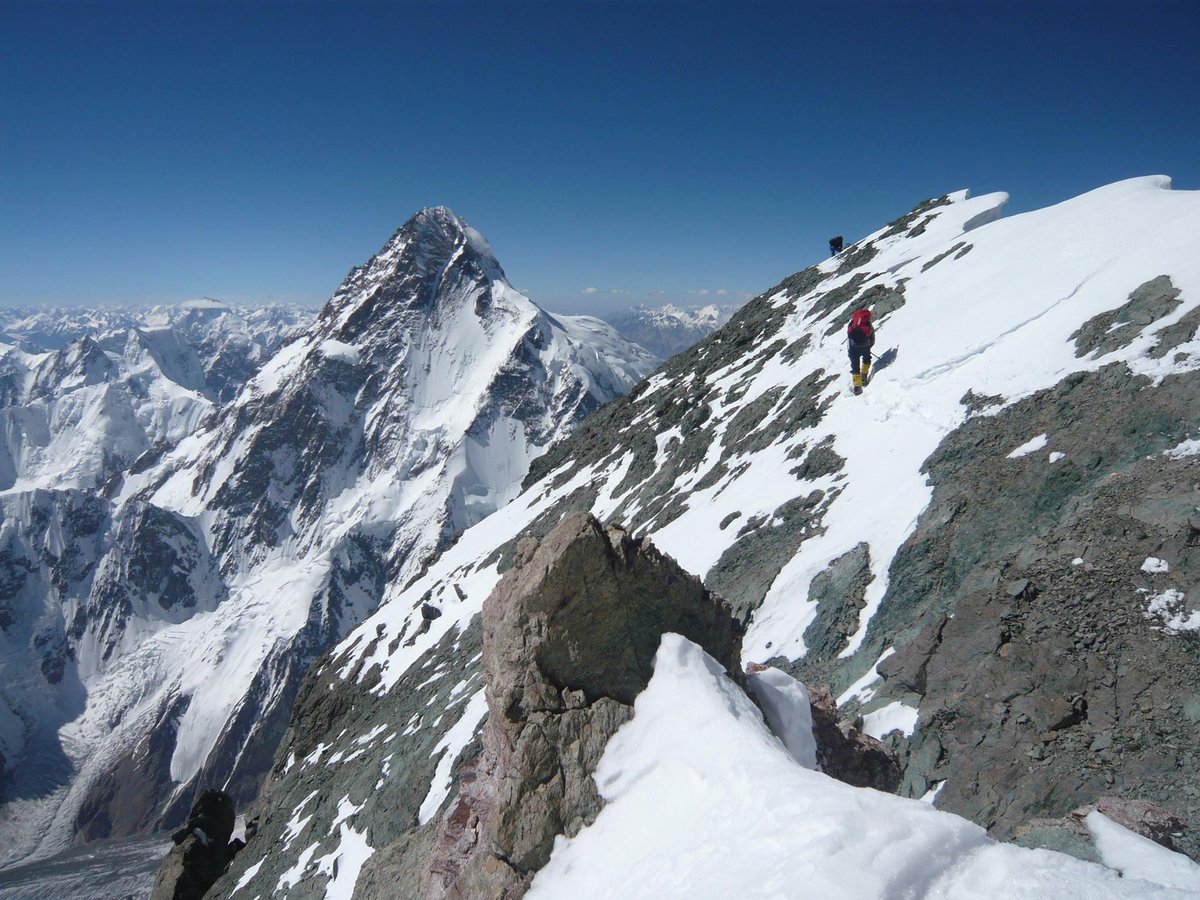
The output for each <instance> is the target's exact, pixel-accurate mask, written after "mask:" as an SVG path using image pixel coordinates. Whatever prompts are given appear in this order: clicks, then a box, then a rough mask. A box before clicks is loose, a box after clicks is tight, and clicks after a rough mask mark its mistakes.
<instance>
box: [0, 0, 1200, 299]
mask: <svg viewBox="0 0 1200 900" xmlns="http://www.w3.org/2000/svg"><path fill="white" fill-rule="evenodd" d="M1197 46H1200V10H1198V8H1197V5H1196V4H1195V3H1194V2H1189V0H1179V2H1142V3H1130V4H1110V3H1103V2H1053V3H1051V2H1045V3H1018V2H1005V3H985V2H982V0H961V2H956V3H907V2H888V3H815V2H813V3H808V2H793V3H756V2H739V3H704V2H682V0H680V2H663V3H651V2H648V3H632V2H611V3H603V2H583V0H564V2H558V3H524V2H515V0H498V2H490V3H465V2H440V3H413V2H393V3H387V4H382V3H381V4H363V5H348V4H341V3H339V4H334V3H316V4H292V3H269V4H249V3H227V4H210V3H183V2H171V0H165V2H158V3H152V4H138V3H99V2H92V3H62V2H54V3H50V2H44V3H37V4H24V3H21V2H13V0H7V2H5V3H3V4H0V304H5V305H16V304H26V303H33V304H46V303H66V304H95V303H114V302H126V303H147V302H173V301H178V300H184V299H188V298H192V297H197V296H202V295H208V296H213V297H218V298H221V299H225V300H228V301H233V302H251V303H253V302H260V301H267V300H280V301H307V302H313V303H316V302H320V301H323V300H324V299H325V298H327V297H328V296H329V295H330V294H331V293H332V292H333V290H334V289H335V288H336V287H337V285H338V283H339V282H340V281H341V279H342V278H343V277H344V276H345V274H346V272H347V271H348V270H349V268H350V267H351V266H353V265H356V264H358V263H360V262H363V261H364V260H366V259H367V258H368V257H370V255H371V254H372V253H374V252H375V251H376V250H377V249H378V248H379V247H380V246H381V245H382V244H383V243H384V241H386V239H387V238H388V237H389V236H390V235H391V233H392V232H393V231H394V230H395V229H396V228H397V227H398V226H399V225H401V224H402V223H403V222H404V221H405V220H406V219H407V218H408V217H409V216H411V215H412V214H413V213H414V212H416V211H417V210H418V209H420V208H421V207H423V206H428V205H434V204H444V205H447V206H450V207H452V208H453V209H454V210H455V211H456V212H458V213H459V214H460V215H462V216H464V217H465V218H467V219H468V220H470V221H471V222H472V224H474V225H475V226H476V227H477V228H478V229H479V230H480V231H482V232H483V233H484V234H485V235H486V236H487V237H488V238H489V240H490V241H491V243H492V246H493V248H494V249H495V251H496V253H497V256H498V257H499V259H500V261H501V263H502V264H503V265H504V267H505V269H506V270H507V272H508V275H509V278H510V280H511V281H512V282H513V283H514V284H515V285H516V286H517V287H518V288H521V289H523V290H525V291H527V292H528V293H529V294H530V295H531V296H532V297H533V298H534V299H535V300H537V301H538V302H540V303H542V304H543V305H546V306H548V307H550V308H551V309H556V310H561V311H565V312H576V311H585V310H586V311H599V310H603V309H610V308H615V307H620V306H628V305H632V304H633V303H643V302H653V303H658V302H663V301H667V300H670V301H674V302H686V303H698V302H707V301H711V300H717V299H722V297H736V296H739V295H742V296H744V295H746V294H752V293H757V292H759V291H761V290H764V289H765V288H767V287H769V286H770V285H772V284H774V283H775V282H777V281H779V280H780V279H781V278H783V277H784V276H786V275H788V274H790V273H792V272H794V271H797V270H799V269H801V268H803V267H804V266H806V265H808V264H810V263H812V262H814V261H816V260H817V259H820V258H822V257H823V256H824V255H825V253H826V252H827V251H826V241H827V239H828V238H829V237H830V236H831V235H833V234H838V233H840V234H844V235H845V236H846V238H847V240H853V239H856V238H858V237H861V236H863V235H864V234H866V233H868V232H870V231H873V230H874V229H875V228H877V227H879V226H880V225H882V224H883V223H884V222H886V221H887V220H889V219H892V218H895V217H896V216H898V215H901V214H902V213H904V212H906V211H907V210H908V209H909V208H911V207H912V206H913V205H915V204H916V203H917V202H919V201H920V200H922V199H924V198H926V197H929V196H935V195H939V194H942V193H945V192H947V191H952V190H956V189H959V188H964V187H966V188H970V189H971V190H972V191H973V192H975V193H983V192H988V191H994V190H1005V191H1008V192H1009V193H1010V194H1011V195H1012V203H1011V204H1010V212H1018V211H1021V210H1026V209H1032V208H1036V207H1039V206H1044V205H1047V204H1050V203H1054V202H1057V201H1059V200H1063V199H1065V198H1067V197H1070V196H1073V195H1075V194H1078V193H1080V192H1083V191H1085V190H1088V189H1090V188H1093V187H1097V186H1099V185H1101V184H1105V183H1108V182H1111V181H1115V180H1118V179H1121V178H1126V177H1131V176H1135V175H1144V174H1157V173H1162V174H1168V175H1171V176H1173V177H1174V179H1175V187H1176V188H1178V189H1197V188H1200V111H1198V110H1200V102H1198V98H1200V53H1198V52H1197V50H1196V48H1197ZM719 291H725V292H728V293H727V294H723V295H722V294H718V293H717V292H719Z"/></svg>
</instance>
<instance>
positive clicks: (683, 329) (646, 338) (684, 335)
mask: <svg viewBox="0 0 1200 900" xmlns="http://www.w3.org/2000/svg"><path fill="white" fill-rule="evenodd" d="M739 305H740V304H735V303H723V304H716V303H710V304H708V305H707V306H688V307H679V306H673V305H671V304H667V305H665V306H658V307H651V306H635V307H632V308H631V309H627V310H622V311H619V312H614V313H606V314H605V315H604V316H603V319H604V321H606V322H608V323H609V324H610V325H612V326H613V327H614V328H616V329H617V331H619V332H620V333H621V334H622V335H624V336H625V337H626V338H628V339H629V340H631V341H633V342H634V343H635V344H641V345H642V346H643V347H645V348H646V349H647V350H649V351H650V352H651V353H653V354H655V355H656V356H658V357H659V358H661V359H669V358H670V357H672V356H674V355H675V354H676V353H682V352H683V351H684V350H686V349H687V348H688V347H690V346H692V345H693V344H695V343H696V342H697V341H699V340H701V339H702V338H705V337H707V336H708V335H710V334H711V333H712V332H714V331H716V330H717V329H718V328H720V327H721V326H722V325H724V324H725V323H726V322H728V321H729V317H730V316H732V315H733V314H734V312H736V311H737V309H738V306H739Z"/></svg>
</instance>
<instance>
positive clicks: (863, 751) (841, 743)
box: [808, 685, 900, 794]
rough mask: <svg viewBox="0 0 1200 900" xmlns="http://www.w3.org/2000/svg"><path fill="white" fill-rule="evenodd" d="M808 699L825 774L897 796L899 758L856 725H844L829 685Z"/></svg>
mask: <svg viewBox="0 0 1200 900" xmlns="http://www.w3.org/2000/svg"><path fill="white" fill-rule="evenodd" d="M808 699H809V703H810V704H811V706H812V720H813V738H814V739H815V740H816V742H817V765H818V766H819V767H820V769H821V771H822V772H824V773H825V774H826V775H829V776H830V777H832V778H836V779H837V780H838V781H844V782H846V784H852V785H854V786H855V787H869V788H875V790H877V791H885V792H887V793H889V794H894V793H896V791H897V790H898V789H899V787H900V765H899V763H898V762H897V760H896V754H895V753H894V752H893V751H891V750H890V749H889V748H887V747H885V746H884V745H883V744H882V743H881V742H880V741H878V740H876V739H875V738H873V737H871V736H870V735H869V734H863V733H862V731H861V730H860V729H859V728H858V727H856V726H855V724H854V723H852V722H844V721H842V720H841V719H840V718H839V716H838V707H837V703H836V702H835V701H834V699H833V696H832V695H831V694H830V693H829V688H827V687H826V686H825V685H816V686H813V687H810V688H809V689H808ZM859 724H861V723H859Z"/></svg>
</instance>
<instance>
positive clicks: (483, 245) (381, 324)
mask: <svg viewBox="0 0 1200 900" xmlns="http://www.w3.org/2000/svg"><path fill="white" fill-rule="evenodd" d="M464 307H465V308H468V310H469V311H472V312H473V313H474V314H475V315H476V316H477V317H478V318H480V319H484V318H487V316H488V314H489V313H490V312H491V311H492V310H493V309H497V310H499V311H506V312H508V313H509V314H510V316H515V317H518V318H526V319H528V318H531V317H532V316H533V315H534V307H533V304H532V303H531V302H530V301H529V300H528V298H526V297H524V296H523V295H521V294H519V293H518V292H517V291H516V290H515V289H513V288H512V286H511V285H510V284H509V283H508V280H507V278H506V277H505V275H504V270H503V269H502V268H501V266H500V263H499V262H498V261H497V260H496V258H495V256H494V255H493V254H492V250H491V247H490V246H489V245H488V242H487V240H486V239H485V238H484V237H483V236H482V235H481V234H479V232H478V231H476V230H475V229H474V228H472V227H471V226H470V225H469V224H467V223H466V221H465V220H463V219H461V218H459V216H457V215H456V214H455V213H453V212H452V211H451V210H449V209H447V208H445V207H441V206H438V207H430V208H428V209H423V210H421V211H420V212H419V213H417V214H416V215H415V216H413V217H412V218H411V219H409V220H408V221H407V222H406V223H405V224H404V225H403V226H402V227H401V228H400V229H399V230H398V231H397V232H396V233H395V234H394V235H393V236H392V237H391V239H390V240H389V241H388V242H387V243H386V244H385V245H384V247H383V249H381V250H380V251H379V252H378V253H377V254H375V256H373V257H372V258H371V259H370V261H368V262H367V263H366V265H363V266H359V267H357V268H355V269H353V270H352V271H351V272H350V274H349V275H347V277H346V280H345V281H344V282H343V283H342V285H341V287H340V288H338V290H337V292H336V293H335V294H334V296H333V298H332V300H331V301H330V302H329V305H328V306H327V307H326V308H325V310H324V311H323V312H322V314H321V321H322V322H333V323H334V324H333V325H332V328H331V329H330V330H329V331H328V333H327V335H326V336H327V337H329V338H333V339H335V340H339V341H342V342H343V343H347V344H351V345H355V344H357V343H358V341H359V340H360V339H361V338H363V337H364V336H368V335H371V334H374V335H375V337H376V338H378V337H380V336H382V335H384V334H385V333H386V334H389V335H390V336H391V337H392V338H394V337H395V335H394V334H393V332H395V330H396V328H397V326H398V327H399V328H400V330H402V331H408V332H413V331H415V330H417V329H419V328H420V327H422V326H421V325H419V324H418V322H417V320H413V319H411V318H409V315H410V314H416V315H419V316H422V317H429V316H433V317H437V318H439V319H446V318H453V317H454V315H456V312H455V311H456V310H459V309H462V308H464Z"/></svg>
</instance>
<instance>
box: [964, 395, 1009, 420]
mask: <svg viewBox="0 0 1200 900" xmlns="http://www.w3.org/2000/svg"><path fill="white" fill-rule="evenodd" d="M958 402H959V403H961V404H962V405H963V406H965V407H966V408H967V415H969V416H973V415H975V413H977V412H981V411H983V410H985V409H987V408H988V407H989V406H997V405H999V404H1001V403H1003V402H1004V398H1003V397H998V396H995V395H988V394H976V393H975V392H974V391H973V390H969V391H967V392H966V393H965V394H963V395H962V399H960V400H959V401H958Z"/></svg>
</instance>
